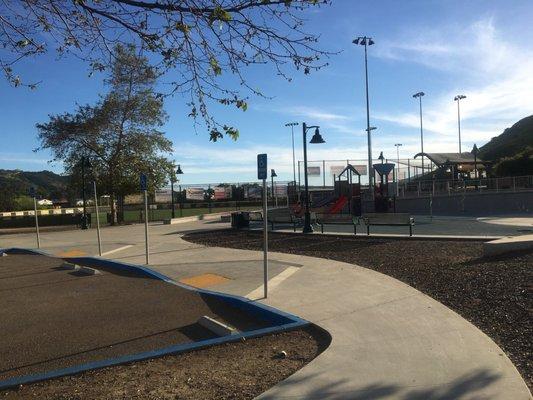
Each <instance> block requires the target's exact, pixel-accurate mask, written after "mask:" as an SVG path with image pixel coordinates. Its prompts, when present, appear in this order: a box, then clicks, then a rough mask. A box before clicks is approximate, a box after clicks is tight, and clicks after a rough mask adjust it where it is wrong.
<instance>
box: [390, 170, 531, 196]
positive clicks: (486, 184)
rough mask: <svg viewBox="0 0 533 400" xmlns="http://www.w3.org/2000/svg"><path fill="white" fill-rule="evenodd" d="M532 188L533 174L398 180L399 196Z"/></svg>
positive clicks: (491, 191) (528, 189) (516, 190)
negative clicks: (413, 180) (414, 180)
mask: <svg viewBox="0 0 533 400" xmlns="http://www.w3.org/2000/svg"><path fill="white" fill-rule="evenodd" d="M530 190H533V176H531V175H527V176H510V177H503V178H479V179H460V180H441V179H438V180H437V179H434V180H420V181H417V182H405V181H404V182H400V184H399V185H398V187H397V193H398V196H399V197H421V196H427V195H429V194H431V195H438V196H446V195H448V196H451V195H455V194H461V193H498V192H519V191H530Z"/></svg>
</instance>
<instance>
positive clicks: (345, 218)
mask: <svg viewBox="0 0 533 400" xmlns="http://www.w3.org/2000/svg"><path fill="white" fill-rule="evenodd" d="M316 222H317V223H318V224H319V225H320V230H321V232H322V233H324V225H353V233H354V235H357V225H359V222H360V221H359V217H357V216H353V215H351V214H317V221H316Z"/></svg>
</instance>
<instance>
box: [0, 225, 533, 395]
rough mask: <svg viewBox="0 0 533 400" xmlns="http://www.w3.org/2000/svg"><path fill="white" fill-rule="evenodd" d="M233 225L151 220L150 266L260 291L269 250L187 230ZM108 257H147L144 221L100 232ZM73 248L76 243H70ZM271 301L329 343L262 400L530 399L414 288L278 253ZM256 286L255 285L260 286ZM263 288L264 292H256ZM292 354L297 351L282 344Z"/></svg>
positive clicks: (25, 238) (456, 319)
mask: <svg viewBox="0 0 533 400" xmlns="http://www.w3.org/2000/svg"><path fill="white" fill-rule="evenodd" d="M226 227H228V224H220V223H206V222H194V223H187V224H180V225H154V226H151V227H150V235H151V252H152V255H151V265H150V266H151V267H152V268H154V269H156V270H158V271H160V272H162V273H164V274H166V275H168V276H170V277H172V278H174V279H178V280H179V279H182V277H189V276H190V275H191V274H202V273H206V272H209V273H215V274H219V275H221V276H225V277H227V278H228V281H226V282H225V283H222V284H220V285H218V286H213V287H209V289H212V290H219V291H226V292H229V293H235V294H243V295H244V294H247V293H250V292H251V293H252V296H253V295H255V294H256V293H261V290H260V285H261V283H262V268H261V265H262V261H261V257H262V253H261V252H258V251H249V250H236V249H221V248H213V247H205V246H200V245H196V244H193V243H190V242H186V241H184V240H183V239H181V235H182V234H183V233H186V232H190V231H195V230H205V229H214V228H215V229H216V228H226ZM102 237H103V239H104V243H105V250H106V251H115V252H113V253H111V254H109V255H108V257H110V258H116V259H120V260H123V261H127V262H133V263H141V264H142V263H144V252H143V249H144V247H143V245H144V243H143V240H144V236H143V226H142V225H141V226H136V225H134V226H128V227H116V228H106V229H105V230H103V231H102ZM33 243H34V238H33V237H32V236H31V235H10V236H2V237H0V247H10V246H18V247H32V246H33ZM43 244H44V248H45V249H47V250H51V251H53V252H57V251H74V250H76V251H87V252H88V253H89V254H94V253H95V247H94V232H93V231H89V232H88V231H84V232H81V231H76V232H54V233H47V234H46V235H43ZM72 246H75V247H72ZM270 257H271V259H272V260H275V261H274V262H273V263H272V269H271V274H270V279H271V281H270V282H271V283H273V282H275V285H273V284H272V285H269V286H270V287H271V290H270V295H269V298H268V299H266V300H259V301H264V302H265V303H266V304H269V305H272V306H274V307H277V308H279V309H282V310H285V311H289V312H292V313H294V314H296V315H298V316H300V317H302V318H305V319H307V320H309V321H312V322H314V323H316V324H317V325H319V326H321V327H323V328H325V329H326V330H328V331H329V332H330V334H331V335H332V338H333V340H332V343H331V346H330V347H329V348H328V349H326V350H325V351H324V353H322V354H321V355H320V356H318V357H317V358H316V359H315V360H313V361H312V362H311V363H309V364H308V365H307V366H305V367H304V368H303V369H301V370H300V371H298V372H297V373H295V374H294V375H292V376H291V377H289V378H288V379H286V380H285V381H283V382H281V383H279V384H278V385H276V386H275V387H273V388H271V389H270V390H268V391H267V392H265V393H264V394H262V395H261V396H259V398H260V399H326V398H327V399H352V400H353V399H359V400H362V399H417V400H418V399H420V400H422V399H430V400H437V399H438V400H442V399H481V398H483V399H513V400H521V399H530V398H531V396H530V393H529V390H528V388H527V386H526V385H525V383H524V381H523V380H522V378H521V377H520V375H519V374H518V372H517V370H516V369H515V367H514V366H513V365H512V363H511V362H510V360H509V359H508V358H507V356H506V355H505V354H504V353H503V351H502V350H501V349H500V348H499V347H498V346H497V345H496V344H495V343H494V342H493V341H492V340H490V339H489V338H488V337H487V336H486V335H485V334H483V333H482V332H481V331H480V330H478V329H477V328H476V327H474V326H473V325H472V324H470V323H469V322H467V321H466V320H464V319H463V318H462V317H460V316H459V315H458V314H456V313H454V312H453V311H451V310H450V309H448V308H447V307H445V306H443V305H442V304H440V303H438V302H437V301H435V300H433V299H431V298H430V297H428V296H426V295H424V294H422V293H420V292H419V291H417V290H415V289H413V288H412V287H410V286H408V285H405V284H403V283H401V282H399V281H397V280H395V279H393V278H390V277H388V276H386V275H383V274H380V273H378V272H375V271H372V270H369V269H365V268H361V267H357V266H354V265H352V264H346V263H341V262H336V261H332V260H325V259H319V258H312V257H304V256H296V255H290V254H281V253H271V255H270ZM253 289H255V290H253ZM258 289H259V290H258ZM285 350H286V351H287V352H288V353H289V356H290V353H291V349H290V348H288V349H285Z"/></svg>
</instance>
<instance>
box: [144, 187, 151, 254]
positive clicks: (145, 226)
mask: <svg viewBox="0 0 533 400" xmlns="http://www.w3.org/2000/svg"><path fill="white" fill-rule="evenodd" d="M144 238H145V242H146V246H145V251H146V265H148V264H149V263H150V259H149V258H150V257H149V254H148V191H147V190H145V191H144Z"/></svg>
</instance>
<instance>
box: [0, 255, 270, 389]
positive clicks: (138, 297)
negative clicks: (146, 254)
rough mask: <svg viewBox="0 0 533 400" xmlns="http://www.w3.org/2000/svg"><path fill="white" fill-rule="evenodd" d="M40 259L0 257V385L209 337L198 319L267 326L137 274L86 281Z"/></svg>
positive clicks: (104, 273)
mask: <svg viewBox="0 0 533 400" xmlns="http://www.w3.org/2000/svg"><path fill="white" fill-rule="evenodd" d="M61 263H62V260H60V259H57V258H52V257H46V256H41V255H19V254H10V255H8V256H7V257H0V304H1V307H0V324H1V329H0V332H1V334H0V336H1V340H0V380H3V379H8V378H11V377H15V376H23V375H28V374H34V373H38V372H44V371H49V370H54V369H60V368H66V367H70V366H73V365H79V364H82V363H87V362H91V361H96V360H102V359H107V358H112V357H118V356H122V355H127V354H134V353H139V352H144V351H149V350H155V349H160V348H163V347H167V346H171V345H175V344H179V343H187V342H194V341H199V340H203V339H208V338H212V337H214V335H213V334H212V333H211V332H210V331H208V330H207V329H205V328H203V327H201V326H200V325H199V324H198V323H197V320H198V318H200V317H201V316H203V315H208V316H210V317H213V318H215V319H218V320H221V321H224V322H226V323H229V324H230V325H232V326H234V327H236V328H237V329H239V330H241V331H249V330H253V329H258V328H263V327H267V326H269V324H268V323H267V322H265V321H262V320H259V319H257V318H256V317H254V316H252V315H250V314H247V313H245V312H243V311H241V310H239V309H237V308H233V307H231V306H228V305H227V304H226V303H225V302H223V301H222V300H219V299H214V298H213V297H210V296H204V295H201V294H199V293H198V292H195V291H192V290H187V289H184V288H182V287H179V286H176V285H172V284H169V283H166V282H163V281H160V280H157V279H151V278H148V277H145V276H143V275H140V274H136V273H131V272H121V271H116V270H112V269H106V268H101V269H100V271H101V273H100V274H98V275H84V274H80V273H79V272H75V271H72V270H66V269H64V268H62V267H61Z"/></svg>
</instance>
